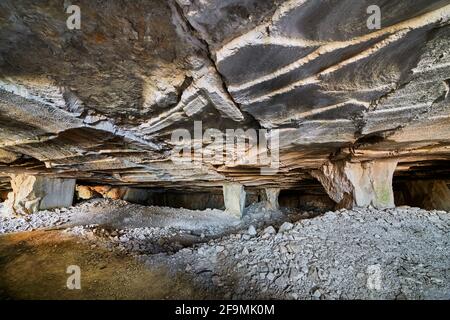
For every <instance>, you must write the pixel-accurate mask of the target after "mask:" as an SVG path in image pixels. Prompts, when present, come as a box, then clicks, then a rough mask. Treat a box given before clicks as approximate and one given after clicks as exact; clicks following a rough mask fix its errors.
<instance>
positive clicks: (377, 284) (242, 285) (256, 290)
mask: <svg viewBox="0 0 450 320" xmlns="http://www.w3.org/2000/svg"><path fill="white" fill-rule="evenodd" d="M142 259H143V260H144V261H146V262H147V263H149V264H151V265H154V264H156V265H160V264H163V265H164V266H166V267H167V266H169V267H170V268H171V270H172V271H173V272H187V273H189V274H190V275H191V276H192V278H193V279H195V281H197V282H199V283H200V284H202V285H204V286H208V287H211V286H212V287H215V288H220V289H221V291H222V292H223V294H224V297H226V298H233V299H241V298H246V299H264V298H267V299H268V298H279V299H380V298H382V299H434V298H437V299H449V298H450V215H449V214H448V213H447V212H443V211H425V210H421V209H418V208H406V207H405V208H397V209H388V210H384V211H379V210H375V209H355V210H350V211H347V210H341V211H338V212H328V213H326V214H325V215H323V216H321V217H317V218H315V219H309V220H301V221H298V222H297V223H295V224H291V223H284V224H283V225H282V226H281V227H280V228H279V229H278V231H276V229H275V228H273V227H267V228H264V229H262V230H255V228H254V227H250V228H249V229H248V230H247V231H246V232H240V233H236V234H232V235H229V236H227V237H224V238H222V239H219V240H212V241H210V242H209V243H206V244H202V245H200V246H197V247H195V248H185V249H183V250H181V251H179V252H178V253H176V254H174V255H153V256H145V257H144V256H143V257H142Z"/></svg>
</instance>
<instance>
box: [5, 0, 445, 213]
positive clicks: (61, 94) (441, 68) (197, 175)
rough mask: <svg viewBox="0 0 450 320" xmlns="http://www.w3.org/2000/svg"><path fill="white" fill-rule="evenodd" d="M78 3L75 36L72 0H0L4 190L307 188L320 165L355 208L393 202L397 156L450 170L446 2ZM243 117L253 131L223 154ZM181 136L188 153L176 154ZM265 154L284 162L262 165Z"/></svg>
mask: <svg viewBox="0 0 450 320" xmlns="http://www.w3.org/2000/svg"><path fill="white" fill-rule="evenodd" d="M77 5H78V6H79V8H80V12H81V25H80V29H79V30H78V29H75V30H71V29H69V28H68V27H67V24H66V20H67V19H68V17H69V14H68V13H66V9H67V6H68V3H67V1H59V0H51V1H44V2H43V1H37V0H27V1H16V0H3V1H1V3H0V43H1V46H0V190H10V189H11V182H10V180H11V178H10V175H11V174H13V175H15V174H26V175H37V176H40V175H45V176H46V177H55V178H58V177H59V178H74V179H77V180H78V182H79V183H80V184H84V183H86V184H87V185H110V186H112V189H110V190H108V191H106V192H104V190H95V191H96V192H98V193H99V194H107V195H108V197H111V198H115V199H116V198H123V197H124V194H123V192H122V190H121V189H120V188H121V187H124V186H128V187H135V188H136V187H139V188H147V187H152V188H165V189H167V188H173V189H178V190H189V191H196V190H197V191H198V190H200V191H207V190H211V188H215V190H217V188H219V187H222V185H224V184H226V183H229V182H233V183H240V184H241V185H243V186H244V187H245V188H247V189H252V188H256V189H264V188H281V189H289V188H302V187H303V188H305V187H306V186H307V183H306V182H305V181H310V180H311V179H312V177H311V172H315V173H314V176H315V177H317V178H318V179H319V180H320V181H321V182H322V183H323V184H324V186H326V189H327V191H328V193H329V194H330V196H331V197H332V198H333V199H334V200H335V201H337V202H340V203H342V205H344V206H349V205H368V204H372V205H375V206H380V207H384V206H391V205H392V195H391V191H390V189H387V187H386V186H385V185H386V184H387V183H388V182H389V181H390V180H391V179H392V172H391V171H392V170H391V169H392V166H393V165H392V166H391V165H387V167H385V165H384V164H383V165H381V167H378V163H392V164H393V163H396V162H398V164H399V165H398V166H397V167H396V172H395V177H396V178H397V177H398V178H399V179H406V180H408V179H409V180H410V179H411V178H412V177H414V178H420V179H422V178H426V179H429V178H435V176H436V175H437V174H439V176H440V179H443V180H448V179H450V166H449V163H450V162H449V160H450V129H449V128H450V120H449V119H450V107H449V104H450V96H449V92H450V76H449V74H450V1H449V0H431V1H430V0H417V1H409V0H399V1H385V0H370V1H369V0H361V1H353V0H342V1H328V0H306V1H296V0H202V1H198V0H154V1H144V0H137V1H128V2H124V1H119V0H112V1H107V2H104V1H103V2H102V1H89V0H81V1H77ZM370 5H376V6H378V7H379V8H380V11H381V17H380V18H381V20H380V28H379V29H370V28H369V27H368V24H367V21H368V19H369V17H370V14H368V13H367V9H368V7H369V6H370ZM198 123H201V126H200V129H198ZM196 129H198V130H196ZM237 129H242V130H243V131H242V132H240V133H238V134H237V138H236V140H237V141H238V140H239V139H240V138H242V140H243V141H244V142H245V143H243V144H237V146H236V147H235V148H233V149H232V150H222V149H223V148H222V146H223V145H225V141H227V130H237ZM177 130H182V131H181V132H182V133H183V134H184V136H183V137H186V135H187V136H189V137H190V139H189V143H187V140H184V139H183V141H182V142H181V140H180V141H179V140H177V139H173V134H174V133H175V132H178V133H179V132H180V131H177ZM246 130H249V131H246ZM252 130H253V131H252ZM264 130H265V131H264ZM198 132H200V134H198ZM235 132H236V131H235ZM252 132H256V134H258V133H261V132H262V134H261V135H255V136H252ZM177 137H178V136H177ZM254 137H256V138H254ZM213 138H214V139H213ZM232 140H233V141H234V137H233V139H232ZM266 140H267V141H266ZM263 141H264V142H267V147H265V148H262V149H260V148H259V147H260V145H261V143H262V142H263ZM276 141H279V144H274V143H275V142H276ZM182 143H183V144H184V145H183V146H185V147H186V148H185V151H186V154H188V155H189V156H191V157H190V161H187V162H175V161H174V159H173V154H174V151H175V150H177V148H178V147H180V145H181V144H182ZM255 144H258V145H257V147H258V148H256V147H255ZM233 145H234V143H233ZM200 146H202V147H203V148H200ZM207 147H209V148H207ZM212 150H218V152H217V153H218V154H221V155H226V157H218V158H212V157H210V156H209V155H210V153H211V152H212ZM255 151H256V152H255ZM263 153H267V154H270V155H271V156H272V157H273V156H274V155H276V156H277V158H278V159H277V162H276V163H277V166H276V168H275V170H272V169H274V168H270V169H271V171H264V170H263V171H264V174H262V171H261V169H267V167H268V166H269V165H268V164H267V163H262V162H252V161H251V160H252V159H255V157H256V158H261V157H262V154H263ZM230 159H232V160H233V161H227V160H230ZM339 161H346V163H348V164H346V165H345V166H344V167H342V168H340V167H339V165H336V163H338V162H339ZM379 161H381V162H379ZM329 163H332V164H333V165H332V167H328V166H329ZM366 163H372V165H370V166H369V168H367V167H366ZM272 164H273V163H271V164H270V165H272ZM336 166H337V167H336ZM349 166H350V167H351V169H349V168H350V167H349ZM338 167H339V168H338ZM345 168H347V169H345ZM346 170H347V171H346ZM377 175H380V178H376V176H377ZM358 185H362V186H363V187H364V188H363V189H364V190H363V191H361V193H362V194H363V195H362V196H361V199H360V198H359V196H360V195H359V193H358V192H359V191H358V190H356V191H355V188H356V186H358ZM114 188H116V189H114ZM117 188H118V189H117ZM357 189H358V188H357ZM366 189H367V190H366ZM361 190H362V189H361ZM89 192H90V191H88V190H80V191H79V195H80V197H81V198H84V197H90V196H91V195H90V194H89ZM370 193H374V195H369V194H370Z"/></svg>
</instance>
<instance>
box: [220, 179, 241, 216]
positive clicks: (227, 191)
mask: <svg viewBox="0 0 450 320" xmlns="http://www.w3.org/2000/svg"><path fill="white" fill-rule="evenodd" d="M245 196H246V195H245V191H244V186H243V185H241V184H240V183H226V184H224V185H223V199H224V202H225V209H226V212H228V213H230V214H232V215H235V216H237V217H239V218H241V217H242V215H243V214H244V208H245Z"/></svg>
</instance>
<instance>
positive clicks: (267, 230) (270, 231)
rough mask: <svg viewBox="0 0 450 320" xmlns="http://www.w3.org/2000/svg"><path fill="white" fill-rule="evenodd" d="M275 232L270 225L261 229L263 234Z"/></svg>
mask: <svg viewBox="0 0 450 320" xmlns="http://www.w3.org/2000/svg"><path fill="white" fill-rule="evenodd" d="M275 233H277V231H276V230H275V228H274V227H272V226H269V227H267V228H265V229H264V231H263V234H270V235H272V234H275Z"/></svg>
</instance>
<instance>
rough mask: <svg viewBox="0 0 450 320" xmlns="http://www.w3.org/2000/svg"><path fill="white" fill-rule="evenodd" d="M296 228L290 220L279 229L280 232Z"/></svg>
mask: <svg viewBox="0 0 450 320" xmlns="http://www.w3.org/2000/svg"><path fill="white" fill-rule="evenodd" d="M292 228H294V225H293V224H292V223H290V222H285V223H283V224H282V225H281V227H280V229H278V233H283V232H286V231H289V230H292Z"/></svg>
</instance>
